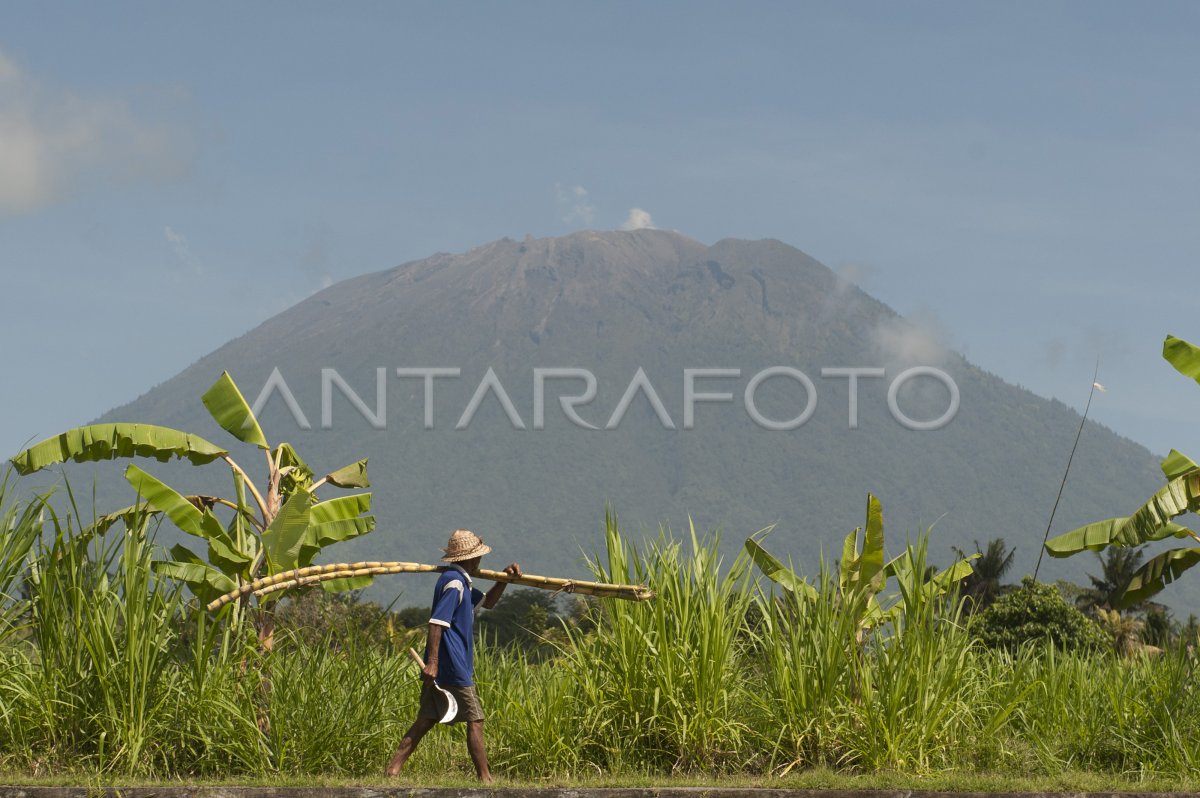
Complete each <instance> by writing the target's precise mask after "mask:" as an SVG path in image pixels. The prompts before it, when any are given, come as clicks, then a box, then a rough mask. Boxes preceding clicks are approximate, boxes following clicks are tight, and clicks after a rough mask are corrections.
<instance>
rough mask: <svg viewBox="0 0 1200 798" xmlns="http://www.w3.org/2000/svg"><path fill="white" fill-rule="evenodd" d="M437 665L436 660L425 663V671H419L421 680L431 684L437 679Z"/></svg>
mask: <svg viewBox="0 0 1200 798" xmlns="http://www.w3.org/2000/svg"><path fill="white" fill-rule="evenodd" d="M437 673H438V663H437V660H436V659H431V660H429V662H426V663H425V669H424V670H422V671H421V678H422V679H424V680H425V681H427V682H432V681H433V680H434V679H436V678H437Z"/></svg>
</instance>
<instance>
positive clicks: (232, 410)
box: [200, 371, 269, 449]
mask: <svg viewBox="0 0 1200 798" xmlns="http://www.w3.org/2000/svg"><path fill="white" fill-rule="evenodd" d="M200 400H201V401H202V402H204V406H205V407H207V408H208V412H209V414H210V415H211V416H212V417H213V418H214V419H215V420H216V422H217V423H218V424H220V425H221V429H223V430H225V431H226V432H228V433H229V434H230V435H232V436H233V437H235V438H237V439H238V440H239V441H242V442H243V443H249V444H252V445H254V446H257V447H258V448H260V449H267V448H269V447H268V446H267V438H266V436H265V435H263V431H262V427H260V426H258V419H256V418H255V417H254V413H253V411H251V410H250V405H249V404H248V403H247V402H246V398H245V397H244V396H242V392H241V391H239V390H238V387H237V384H236V383H234V381H233V378H232V377H230V376H229V372H228V371H223V372H221V376H220V377H218V378H217V381H216V382H214V383H213V385H212V387H211V388H209V389H208V390H207V391H205V393H204V396H202V397H200Z"/></svg>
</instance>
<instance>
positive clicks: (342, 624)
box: [0, 499, 1200, 786]
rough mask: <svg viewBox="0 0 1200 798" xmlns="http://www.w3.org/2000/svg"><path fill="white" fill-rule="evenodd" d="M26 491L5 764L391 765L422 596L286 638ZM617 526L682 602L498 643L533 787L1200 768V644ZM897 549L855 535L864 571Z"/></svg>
mask: <svg viewBox="0 0 1200 798" xmlns="http://www.w3.org/2000/svg"><path fill="white" fill-rule="evenodd" d="M0 507H4V508H5V509H4V511H3V512H0V518H2V519H4V523H3V525H2V526H0V580H2V581H0V608H2V610H3V616H2V617H3V623H4V626H3V627H2V628H0V636H2V637H3V642H2V643H0V771H6V772H17V773H22V774H27V775H28V776H34V777H38V776H46V775H50V774H64V773H70V774H77V775H76V776H75V778H76V779H82V780H87V779H89V778H113V777H116V776H121V777H125V776H127V775H128V776H133V777H138V778H151V779H181V778H186V779H229V778H239V779H247V780H261V779H284V780H286V779H289V778H300V777H305V778H306V780H307V778H308V777H319V778H323V779H324V778H351V777H357V778H363V777H369V778H375V777H377V774H378V773H379V772H380V770H381V768H382V766H383V764H384V762H386V760H387V758H388V756H389V754H390V753H391V751H392V749H393V747H394V746H395V744H396V741H397V740H398V738H399V736H400V735H401V734H402V732H403V728H404V726H405V725H406V724H407V723H408V721H409V720H410V719H411V717H412V714H413V712H414V710H415V702H416V699H417V693H418V680H417V677H416V674H415V671H414V669H413V666H412V665H411V664H410V663H409V662H407V660H406V659H405V658H404V656H403V655H402V651H403V649H404V647H405V646H406V645H407V638H406V631H405V630H404V629H403V628H401V627H400V625H399V624H398V623H397V622H396V618H397V616H396V615H395V614H393V613H388V612H384V611H382V610H375V609H372V608H370V607H366V608H364V607H360V606H356V605H355V603H354V602H353V601H352V600H346V599H337V598H334V597H327V598H324V599H318V598H316V597H317V596H320V593H319V592H317V591H316V590H312V592H310V593H308V594H306V595H304V597H303V599H302V600H301V601H289V602H283V603H282V604H281V608H288V609H281V611H280V612H279V613H278V616H277V617H278V620H279V628H278V630H277V634H276V640H275V647H274V650H273V652H272V653H271V654H270V655H266V654H265V653H264V652H263V651H262V649H261V648H260V647H259V645H258V640H257V637H256V636H255V634H254V633H253V630H252V629H249V628H239V627H238V626H236V625H235V624H234V623H232V621H231V619H230V617H229V616H227V615H225V614H218V615H216V616H210V615H208V614H206V613H204V612H202V611H200V610H198V608H197V605H196V604H195V600H194V599H192V598H189V597H187V596H185V595H184V594H182V593H181V591H180V589H179V585H178V583H176V582H174V581H173V580H171V579H169V578H167V576H166V575H165V574H162V573H157V572H156V571H155V570H154V569H153V568H152V567H151V564H152V561H153V557H152V549H153V545H152V541H151V537H152V532H153V527H152V524H153V522H154V518H153V516H151V515H149V514H146V513H139V514H135V515H133V516H131V517H130V518H129V519H128V524H127V525H120V526H117V525H114V526H113V527H112V528H110V529H108V530H104V531H102V532H96V533H95V534H92V535H90V536H88V535H83V534H80V530H79V528H78V524H77V523H76V522H75V521H74V520H73V515H67V516H60V515H57V514H55V513H54V512H51V511H50V510H49V509H48V507H46V506H45V505H43V504H42V503H41V502H40V501H35V502H34V503H33V504H32V505H29V506H19V507H13V506H11V505H10V504H8V503H6V502H4V501H3V500H2V499H0ZM873 523H874V522H869V527H873ZM117 530H121V531H119V532H118V531H117ZM879 531H880V536H881V534H882V527H881V526H880V527H879ZM606 534H607V551H606V553H605V556H603V557H602V558H599V559H598V560H597V561H596V562H595V563H594V567H595V569H596V571H597V575H598V577H599V578H602V579H610V580H613V581H617V582H630V583H633V582H643V581H644V582H645V583H646V584H648V585H649V586H651V587H652V588H653V589H654V590H655V591H657V593H658V598H657V599H655V600H654V601H652V602H647V603H631V602H620V601H604V602H598V603H595V604H590V605H583V606H581V608H580V609H579V611H578V612H577V613H576V614H575V618H576V622H571V623H568V624H564V625H563V627H562V628H561V630H559V631H556V633H555V636H551V637H552V639H551V640H550V641H549V642H547V643H546V644H545V645H548V646H551V647H552V650H551V651H549V652H540V653H538V654H537V655H536V656H528V655H526V653H525V652H524V651H523V650H522V649H521V648H520V647H519V646H515V645H514V646H508V647H504V646H499V645H489V644H488V643H487V639H488V638H487V635H485V636H484V637H483V642H482V643H481V646H480V652H479V663H478V665H479V667H478V682H479V688H480V691H481V694H482V697H483V700H484V703H485V707H486V709H487V712H488V713H489V718H490V720H489V743H490V750H491V753H492V759H493V761H494V763H495V767H496V769H497V771H498V773H500V774H504V775H505V776H507V777H508V778H510V779H521V780H531V779H536V780H542V781H546V782H548V783H554V782H556V781H562V780H584V781H586V780H588V779H593V780H597V781H599V782H601V783H604V782H606V781H608V780H612V781H617V782H619V781H620V780H622V779H623V780H626V781H636V780H639V779H644V780H646V782H648V783H652V782H654V781H655V780H662V779H665V778H672V779H674V778H676V777H680V778H681V779H683V780H687V779H704V780H708V779H713V778H725V777H737V778H741V779H749V780H753V779H756V778H761V779H768V778H769V779H775V778H780V777H785V776H786V777H787V778H789V779H803V778H806V776H805V774H811V775H809V776H807V778H817V779H818V780H821V779H834V777H833V776H832V775H828V774H829V773H830V771H836V772H837V773H839V774H853V773H876V774H879V773H884V774H897V775H895V776H894V778H898V779H901V781H902V780H903V778H905V775H904V774H908V775H909V776H911V775H921V774H931V773H932V774H937V773H943V774H944V773H958V774H968V775H969V774H987V773H997V772H998V773H1019V774H1022V775H1023V776H1035V777H1043V778H1045V779H1047V783H1056V782H1055V780H1056V779H1057V780H1061V779H1068V780H1069V779H1072V778H1077V775H1076V776H1072V775H1071V774H1078V773H1079V772H1080V771H1081V770H1086V771H1090V772H1093V773H1095V774H1099V776H1098V777H1099V778H1100V779H1102V780H1103V783H1104V784H1106V785H1108V786H1111V784H1112V783H1114V782H1123V781H1124V780H1127V779H1128V778H1130V777H1131V775H1135V774H1136V775H1137V776H1138V777H1139V778H1157V779H1174V780H1186V779H1194V778H1195V777H1196V775H1197V773H1198V772H1200V692H1198V688H1197V686H1196V685H1197V680H1196V678H1195V673H1196V665H1197V661H1196V657H1195V655H1194V654H1193V652H1192V651H1191V650H1190V649H1188V648H1187V647H1184V646H1172V647H1170V648H1169V649H1168V650H1167V651H1165V652H1163V653H1162V654H1161V655H1159V656H1158V657H1157V658H1156V659H1154V660H1151V659H1150V658H1149V657H1148V656H1147V655H1146V654H1145V653H1144V652H1141V651H1135V652H1134V653H1132V654H1131V655H1130V656H1128V657H1118V656H1115V655H1114V654H1113V653H1112V652H1111V650H1103V651H1061V650H1059V649H1058V648H1056V647H1054V646H1045V645H1039V644H1038V643H1037V642H1036V641H1034V642H1029V643H1026V644H1024V645H1022V646H1020V647H1018V648H1017V649H1016V650H1015V651H1012V652H1009V651H1005V650H1001V649H996V650H992V649H989V648H987V647H985V646H984V645H982V644H981V643H980V641H979V638H978V635H977V634H976V629H975V626H974V624H975V623H976V618H978V617H979V616H974V617H972V618H967V617H966V616H964V615H963V614H962V613H961V611H960V603H959V601H958V599H957V598H956V597H955V595H954V594H953V593H951V594H949V595H946V596H936V595H933V594H932V593H927V592H926V591H923V590H921V589H910V588H913V587H919V585H920V584H928V583H927V582H925V581H923V575H924V574H925V573H926V572H927V571H928V569H927V568H926V566H925V560H926V554H925V552H926V550H925V545H924V543H923V542H922V541H917V543H915V544H914V545H913V546H911V547H908V548H906V549H905V551H904V553H903V554H902V555H901V556H902V557H903V558H906V559H911V567H910V568H909V570H908V571H907V573H909V574H912V575H922V579H921V580H917V579H916V577H915V576H913V577H910V579H911V580H913V581H910V582H909V583H908V587H907V588H906V589H905V590H902V591H901V592H907V597H906V599H905V600H904V602H903V603H902V604H891V603H889V602H888V601H883V602H880V604H879V606H880V608H881V610H882V611H883V612H884V613H885V614H887V617H888V619H889V620H888V622H887V623H877V624H873V625H869V626H864V625H863V624H861V623H860V621H861V620H862V617H863V616H860V615H855V614H853V613H846V612H844V611H843V608H844V603H845V601H846V598H847V595H848V593H847V585H846V583H845V582H843V580H842V579H841V578H840V575H842V574H845V573H848V570H847V569H846V568H844V567H843V568H839V569H838V571H837V573H838V574H839V576H834V575H833V574H834V573H835V572H834V570H832V569H829V568H826V569H823V570H822V572H821V573H820V574H819V575H818V577H817V578H816V579H814V580H812V581H810V582H807V584H809V586H810V587H811V593H810V592H809V591H796V590H792V591H787V590H784V591H779V592H776V591H774V590H773V589H772V587H771V585H770V584H769V583H766V582H759V581H756V580H755V578H754V574H755V571H754V568H753V567H752V560H751V558H750V556H749V555H748V554H742V555H741V556H739V557H738V558H737V560H736V561H734V562H732V563H728V564H727V566H728V567H718V566H719V565H720V563H719V555H718V545H717V541H716V539H715V538H714V537H702V536H699V535H697V534H696V533H695V531H694V530H693V531H692V532H691V534H689V536H688V538H687V539H686V540H684V541H679V540H676V539H674V538H672V537H670V536H669V535H664V536H662V537H661V538H660V539H658V540H656V541H654V542H652V543H650V544H648V545H647V546H645V547H644V548H639V547H637V546H635V545H633V544H631V543H630V542H629V541H628V540H626V539H624V538H623V537H622V536H621V534H620V532H619V531H618V528H617V524H616V521H615V519H614V518H610V519H609V520H608V524H607V532H606ZM872 535H873V533H872ZM874 550H875V549H874V543H873V542H872V543H871V544H870V546H864V547H863V549H862V551H857V547H856V554H855V559H856V560H857V561H858V562H859V564H860V566H861V564H862V563H863V562H874V561H875V557H874V554H873V552H874ZM868 552H870V553H871V554H870V556H866V555H868ZM864 557H865V559H864ZM883 562H885V563H886V562H887V560H886V559H885V560H883ZM855 567H856V568H858V573H859V574H860V575H864V574H869V572H871V571H872V569H873V566H871V567H868V568H866V569H865V570H864V569H862V568H861V567H859V566H855ZM893 570H895V569H893ZM871 582H872V579H871V578H867V579H866V581H865V582H860V583H859V584H864V583H866V584H869V583H871ZM897 584H898V585H903V584H904V583H903V582H902V581H898V582H897ZM306 603H308V604H309V606H308V607H307V608H305V606H304V605H305V604H306ZM518 604H520V602H518ZM536 606H537V605H536V604H535V603H534V602H526V603H525V605H524V614H523V615H522V616H521V617H522V619H525V620H528V619H531V618H534V619H536V618H537V617H540V616H539V613H537V612H533V611H531V610H532V608H534V607H536ZM896 608H899V609H896ZM893 610H894V611H893ZM301 629H308V630H309V631H307V632H301V631H300V630H301ZM417 633H418V634H419V633H420V632H419V631H418V632H417ZM266 685H269V688H270V692H269V697H270V700H269V701H264V700H263V696H264V692H265V690H264V688H265V686H266ZM263 715H265V718H266V720H267V721H268V722H266V723H262V722H260V721H261V720H262V719H263ZM459 734H461V731H460V730H457V729H456V730H441V731H439V732H438V733H436V734H434V735H431V737H430V738H429V739H428V740H427V743H426V746H425V747H424V748H423V749H422V753H423V756H422V757H421V758H420V759H419V760H414V762H413V766H414V772H413V773H412V774H410V775H409V778H413V779H420V780H422V781H424V780H425V779H427V778H429V777H430V776H436V777H439V778H442V779H445V778H447V776H446V774H454V773H460V772H463V771H462V768H464V767H466V763H465V762H464V758H463V757H462V755H461V741H460V740H459V739H458V735H459ZM821 774H826V775H821ZM450 778H453V776H450ZM889 778H893V777H889ZM798 783H799V782H798ZM805 783H808V782H805Z"/></svg>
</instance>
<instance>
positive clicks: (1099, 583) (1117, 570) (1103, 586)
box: [1076, 546, 1142, 611]
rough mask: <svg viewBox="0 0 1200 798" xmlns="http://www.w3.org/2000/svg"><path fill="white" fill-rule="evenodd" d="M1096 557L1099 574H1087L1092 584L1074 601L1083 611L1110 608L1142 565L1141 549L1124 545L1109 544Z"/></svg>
mask: <svg viewBox="0 0 1200 798" xmlns="http://www.w3.org/2000/svg"><path fill="white" fill-rule="evenodd" d="M1096 559H1097V560H1099V561H1100V575H1099V576H1093V575H1092V574H1088V579H1089V580H1090V581H1091V583H1092V586H1091V587H1090V588H1086V589H1085V590H1084V591H1083V595H1081V596H1080V597H1079V599H1078V601H1077V602H1076V603H1077V604H1078V606H1079V609H1081V610H1084V611H1087V610H1096V609H1111V608H1112V606H1113V604H1114V603H1116V601H1117V599H1119V598H1120V597H1121V596H1122V595H1123V594H1124V593H1125V588H1127V587H1129V580H1131V579H1132V578H1133V575H1134V574H1135V573H1137V570H1138V568H1141V566H1142V552H1141V549H1134V548H1126V547H1124V546H1109V547H1108V548H1107V549H1105V550H1104V554H1103V556H1102V555H1100V554H1098V553H1097V554H1096ZM1136 608H1137V607H1136V606H1135V607H1128V608H1127V609H1136Z"/></svg>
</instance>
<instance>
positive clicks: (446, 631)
mask: <svg viewBox="0 0 1200 798" xmlns="http://www.w3.org/2000/svg"><path fill="white" fill-rule="evenodd" d="M481 601H483V592H482V591H480V590H476V589H475V588H473V587H471V576H470V575H469V574H468V573H467V572H466V571H464V570H463V569H462V568H461V567H460V566H457V565H453V564H451V566H450V567H449V568H448V569H446V570H445V571H444V572H443V573H442V575H441V576H440V577H438V581H437V586H436V587H435V588H434V589H433V611H432V612H431V613H430V616H429V622H430V623H431V624H434V625H436V626H441V627H442V643H441V646H439V648H438V675H437V683H438V684H440V685H443V686H447V685H448V686H452V687H470V686H471V685H472V684H474V683H475V682H474V678H473V677H474V673H475V644H474V636H473V635H472V634H471V630H472V628H473V627H474V625H475V605H476V604H478V603H479V602H481ZM425 657H426V658H428V657H429V643H428V642H426V644H425Z"/></svg>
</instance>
